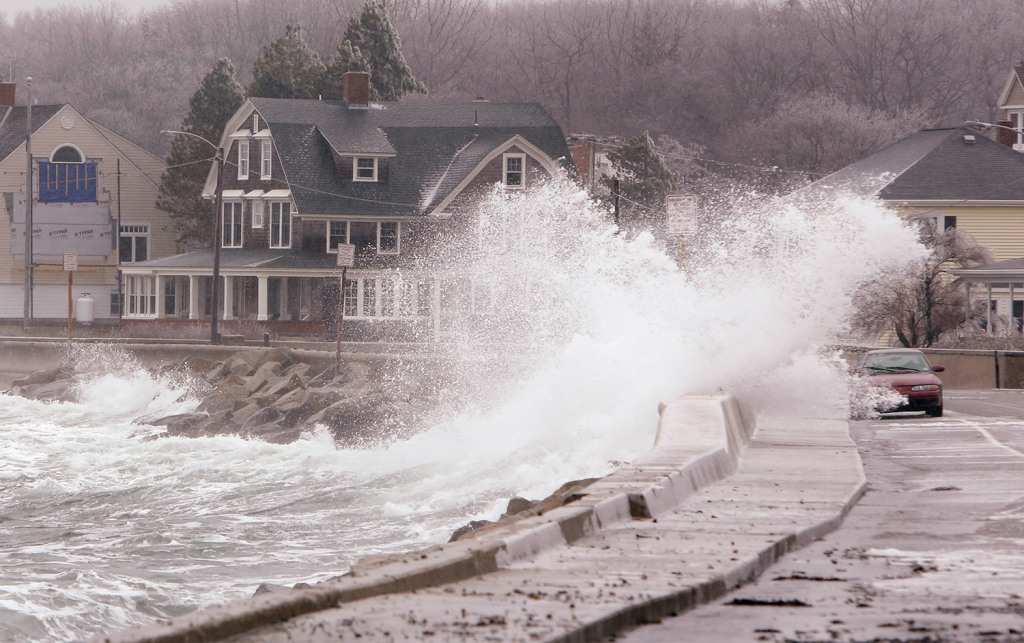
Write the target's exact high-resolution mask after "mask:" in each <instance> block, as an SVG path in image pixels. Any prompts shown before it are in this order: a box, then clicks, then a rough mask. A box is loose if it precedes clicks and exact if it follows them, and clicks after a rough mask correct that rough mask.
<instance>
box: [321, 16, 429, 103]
mask: <svg viewBox="0 0 1024 643" xmlns="http://www.w3.org/2000/svg"><path fill="white" fill-rule="evenodd" d="M353 70H358V71H366V72H369V74H370V100H377V101H397V100H400V99H401V98H402V97H403V96H405V95H406V94H410V93H413V92H416V93H420V94H426V93H427V88H426V86H425V85H424V84H423V83H421V82H419V81H417V80H416V79H415V78H414V77H413V75H412V70H411V69H410V68H409V65H408V64H407V63H406V62H405V56H403V55H402V43H401V39H400V38H399V37H398V31H397V30H396V29H395V27H394V25H392V24H391V21H390V20H389V19H388V15H387V11H386V9H385V7H384V4H383V3H382V2H380V1H379V0H369V1H368V2H367V3H366V4H365V5H363V11H362V13H361V14H360V15H359V18H358V19H356V18H353V19H351V20H350V21H349V23H348V29H346V30H345V40H344V41H343V42H342V43H341V46H340V47H338V51H337V57H336V58H335V60H334V62H333V63H332V64H331V66H330V69H329V70H328V76H329V77H330V83H331V85H332V86H333V87H334V92H333V93H334V97H337V98H340V97H341V76H342V74H344V73H345V72H347V71H353Z"/></svg>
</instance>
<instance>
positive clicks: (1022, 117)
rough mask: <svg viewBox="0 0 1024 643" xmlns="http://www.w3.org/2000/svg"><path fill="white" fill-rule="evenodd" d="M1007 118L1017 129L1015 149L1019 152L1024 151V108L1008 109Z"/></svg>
mask: <svg viewBox="0 0 1024 643" xmlns="http://www.w3.org/2000/svg"><path fill="white" fill-rule="evenodd" d="M1006 120H1008V121H1010V122H1012V123H1013V124H1012V125H1011V126H1010V127H1011V128H1012V129H1014V130H1016V131H1015V132H1014V133H1013V134H1014V138H1013V149H1015V150H1017V151H1018V152H1021V151H1024V132H1022V131H1021V130H1022V129H1024V110H1017V109H1014V110H1007V112H1006Z"/></svg>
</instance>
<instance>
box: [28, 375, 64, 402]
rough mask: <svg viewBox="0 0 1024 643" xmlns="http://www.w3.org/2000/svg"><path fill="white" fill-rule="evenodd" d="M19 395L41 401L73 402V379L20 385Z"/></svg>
mask: <svg viewBox="0 0 1024 643" xmlns="http://www.w3.org/2000/svg"><path fill="white" fill-rule="evenodd" d="M19 388H20V391H19V393H18V394H19V395H21V396H22V397H25V398H28V399H30V400H39V401H41V402H72V401H74V399H75V397H74V395H72V393H71V380H56V381H53V382H46V383H44V384H31V385H28V386H22V387H19Z"/></svg>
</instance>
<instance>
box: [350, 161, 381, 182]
mask: <svg viewBox="0 0 1024 643" xmlns="http://www.w3.org/2000/svg"><path fill="white" fill-rule="evenodd" d="M352 180H353V181H370V182H376V181H377V159H376V157H372V156H371V157H367V156H358V157H356V162H355V163H354V164H353V165H352Z"/></svg>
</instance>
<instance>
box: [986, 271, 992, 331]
mask: <svg viewBox="0 0 1024 643" xmlns="http://www.w3.org/2000/svg"><path fill="white" fill-rule="evenodd" d="M985 286H986V287H987V292H988V301H986V302H985V332H986V333H988V334H989V335H992V334H993V332H992V284H991V283H987V284H985Z"/></svg>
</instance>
